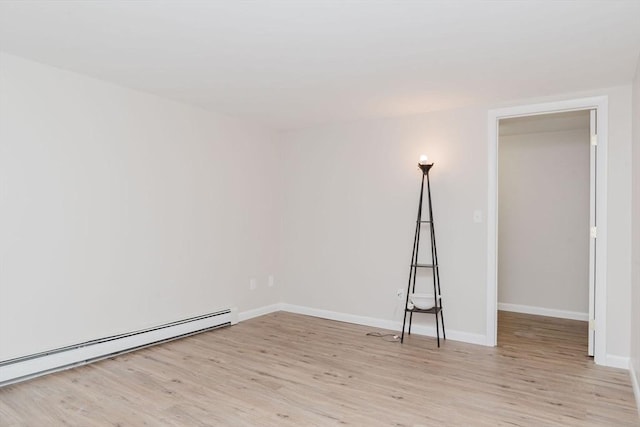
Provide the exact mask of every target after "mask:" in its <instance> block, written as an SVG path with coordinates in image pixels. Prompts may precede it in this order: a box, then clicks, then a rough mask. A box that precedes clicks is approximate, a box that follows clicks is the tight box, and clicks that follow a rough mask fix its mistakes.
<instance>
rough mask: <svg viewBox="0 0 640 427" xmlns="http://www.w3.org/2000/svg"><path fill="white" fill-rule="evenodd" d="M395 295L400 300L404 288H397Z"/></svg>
mask: <svg viewBox="0 0 640 427" xmlns="http://www.w3.org/2000/svg"><path fill="white" fill-rule="evenodd" d="M396 296H397V297H398V299H399V300H401V299H402V297H403V296H404V290H403V289H398V290H397V291H396Z"/></svg>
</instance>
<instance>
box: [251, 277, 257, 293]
mask: <svg viewBox="0 0 640 427" xmlns="http://www.w3.org/2000/svg"><path fill="white" fill-rule="evenodd" d="M256 286H257V284H256V279H254V278H251V279H250V280H249V289H250V290H252V291H254V290H255V289H256Z"/></svg>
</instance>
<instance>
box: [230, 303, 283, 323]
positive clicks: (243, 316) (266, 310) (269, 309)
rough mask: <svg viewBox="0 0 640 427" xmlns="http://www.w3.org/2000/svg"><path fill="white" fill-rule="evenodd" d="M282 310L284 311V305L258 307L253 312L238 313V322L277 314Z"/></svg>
mask: <svg viewBox="0 0 640 427" xmlns="http://www.w3.org/2000/svg"><path fill="white" fill-rule="evenodd" d="M281 310H282V303H276V304H271V305H265V306H264V307H258V308H254V309H252V310H245V311H242V312H240V313H238V320H239V321H241V322H243V321H245V320H249V319H253V318H254V317H260V316H264V315H266V314H271V313H275V312H277V311H281Z"/></svg>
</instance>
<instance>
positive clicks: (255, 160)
mask: <svg viewBox="0 0 640 427" xmlns="http://www.w3.org/2000/svg"><path fill="white" fill-rule="evenodd" d="M0 93H1V94H2V96H0V360H5V359H9V358H13V357H17V356H21V355H26V354H31V353H34V352H39V351H44V350H48V349H52V348H56V347H59V346H64V345H69V344H75V343H78V342H82V341H85V340H89V339H94V338H100V337H103V336H108V335H112V334H116V333H121V332H127V331H132V330H136V329H139V328H144V327H149V326H152V325H157V324H161V323H164V322H169V321H174V320H178V319H182V318H186V317H189V316H194V315H199V314H204V313H208V312H211V311H215V310H218V309H221V308H228V307H230V306H233V305H236V306H238V307H239V308H240V310H246V309H251V308H254V307H260V306H264V305H267V304H271V303H273V302H277V301H279V300H280V296H279V295H277V288H270V289H268V288H267V287H266V280H267V276H268V275H269V274H270V273H273V272H274V271H275V267H276V265H275V264H276V251H275V250H274V247H277V245H278V243H277V238H278V237H277V235H278V233H277V230H276V229H275V227H274V225H275V224H277V211H276V209H277V205H278V203H277V200H278V198H279V194H278V193H277V190H276V187H277V183H278V182H279V176H278V167H277V161H278V152H277V147H276V146H275V142H274V138H275V135H274V134H272V133H271V132H269V131H267V130H265V129H262V128H258V127H255V126H249V125H247V124H244V123H241V122H238V121H236V120H232V119H229V118H225V117H222V116H218V115H215V114H212V113H209V112H205V111H203V110H199V109H196V108H191V107H188V106H184V105H181V104H178V103H175V102H171V101H166V100H163V99H160V98H157V97H155V96H151V95H148V94H144V93H140V92H136V91H132V90H129V89H125V88H122V87H118V86H115V85H112V84H109V83H105V82H101V81H98V80H94V79H90V78H87V77H83V76H81V75H78V74H74V73H71V72H66V71H62V70H58V69H55V68H52V67H49V66H46V65H40V64H37V63H34V62H31V61H27V60H23V59H19V58H17V57H13V56H9V55H5V54H2V55H1V56H0ZM250 277H255V278H257V280H258V289H257V290H256V291H253V292H250V291H249V290H248V283H249V278H250Z"/></svg>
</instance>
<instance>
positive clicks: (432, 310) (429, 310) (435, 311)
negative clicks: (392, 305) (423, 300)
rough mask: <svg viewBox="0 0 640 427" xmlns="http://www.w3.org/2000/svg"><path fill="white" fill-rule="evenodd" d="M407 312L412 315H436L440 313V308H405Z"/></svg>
mask: <svg viewBox="0 0 640 427" xmlns="http://www.w3.org/2000/svg"><path fill="white" fill-rule="evenodd" d="M407 311H409V312H412V313H430V314H438V313H440V312H441V311H442V307H431V308H426V309H422V308H415V307H414V308H407Z"/></svg>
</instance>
